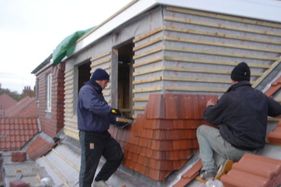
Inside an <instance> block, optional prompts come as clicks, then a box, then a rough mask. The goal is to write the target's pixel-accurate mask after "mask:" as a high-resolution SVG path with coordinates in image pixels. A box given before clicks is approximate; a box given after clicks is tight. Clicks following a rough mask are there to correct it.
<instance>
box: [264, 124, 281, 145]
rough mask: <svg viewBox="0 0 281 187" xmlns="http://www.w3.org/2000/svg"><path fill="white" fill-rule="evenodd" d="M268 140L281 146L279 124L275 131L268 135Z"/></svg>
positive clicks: (280, 128) (280, 126)
mask: <svg viewBox="0 0 281 187" xmlns="http://www.w3.org/2000/svg"><path fill="white" fill-rule="evenodd" d="M267 139H268V141H269V142H270V143H271V144H278V145H281V125H280V124H279V125H278V126H277V127H276V128H275V129H273V130H272V131H271V132H269V133H268V135H267Z"/></svg>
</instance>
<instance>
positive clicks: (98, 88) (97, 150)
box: [77, 69, 123, 187]
mask: <svg viewBox="0 0 281 187" xmlns="http://www.w3.org/2000/svg"><path fill="white" fill-rule="evenodd" d="M108 82H109V74H108V73H107V72H106V71H105V70H103V69H96V70H95V71H94V72H93V73H92V76H91V78H90V80H89V81H88V82H87V83H86V84H85V85H83V86H82V87H81V89H80V91H79V97H78V105H77V116H78V129H79V141H80V145H81V166H80V175H79V186H80V187H91V185H92V182H93V179H94V176H95V172H96V169H97V167H98V164H99V161H100V158H101V156H103V157H104V158H105V160H106V162H105V164H104V165H103V167H102V168H101V170H100V172H99V173H98V174H97V176H96V178H95V185H94V186H95V187H106V186H107V184H106V182H105V181H106V180H107V179H108V178H109V177H110V176H111V175H112V174H113V173H114V172H115V171H116V170H117V168H118V167H119V166H120V164H121V161H122V159H123V152H122V149H121V146H120V144H119V143H118V142H117V141H116V140H115V139H114V138H112V137H111V135H110V133H109V132H108V129H109V125H110V123H115V122H116V121H115V120H116V118H114V115H113V114H112V110H113V108H112V107H111V106H109V105H108V104H107V102H106V101H105V99H104V97H103V94H102V90H103V89H104V88H105V87H106V86H107V84H108ZM114 111H115V112H116V111H117V112H118V110H117V109H114Z"/></svg>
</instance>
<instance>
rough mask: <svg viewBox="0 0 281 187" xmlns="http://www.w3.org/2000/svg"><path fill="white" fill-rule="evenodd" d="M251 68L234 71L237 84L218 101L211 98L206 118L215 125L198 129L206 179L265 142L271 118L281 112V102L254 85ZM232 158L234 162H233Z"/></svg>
mask: <svg viewBox="0 0 281 187" xmlns="http://www.w3.org/2000/svg"><path fill="white" fill-rule="evenodd" d="M250 75H251V72H250V68H249V66H248V65H247V64H246V63H245V62H241V63H239V64H238V65H237V66H235V67H234V69H233V70H232V72H231V79H232V81H233V84H232V85H231V86H230V87H229V89H228V90H227V91H226V92H225V93H224V94H223V95H222V96H221V98H220V99H219V100H218V101H214V100H209V101H208V102H207V104H206V107H207V108H206V110H205V112H204V115H203V118H204V119H205V120H206V121H207V122H209V123H211V124H212V125H214V126H215V127H212V126H207V125H201V126H200V127H198V129H197V139H198V143H199V156H200V158H201V160H202V164H203V168H202V170H201V175H200V176H201V177H202V178H203V179H206V180H208V179H211V178H217V179H219V178H220V176H221V175H222V174H223V172H224V171H225V170H226V169H229V167H230V166H231V163H232V161H238V160H239V159H240V158H241V157H242V156H243V154H244V153H245V152H255V151H257V150H259V149H262V148H263V147H264V145H265V138H266V126H267V117H268V116H272V117H276V116H278V115H280V114H281V105H280V104H279V103H278V102H276V101H274V100H273V99H272V98H269V97H267V96H266V95H264V94H263V93H262V92H260V91H259V90H256V89H254V88H252V87H251V84H250V82H249V81H250ZM230 160H231V161H230Z"/></svg>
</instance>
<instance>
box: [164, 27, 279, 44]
mask: <svg viewBox="0 0 281 187" xmlns="http://www.w3.org/2000/svg"><path fill="white" fill-rule="evenodd" d="M164 30H167V31H171V32H178V33H183V34H196V35H202V36H211V37H216V38H226V39H234V40H240V41H250V42H257V43H264V44H271V45H278V46H280V45H281V42H280V41H275V40H274V38H272V39H268V38H267V39H263V38H260V37H254V36H243V35H235V34H230V33H227V34H226V33H219V32H215V31H213V32H212V31H202V30H195V29H184V28H178V27H173V26H166V27H164Z"/></svg>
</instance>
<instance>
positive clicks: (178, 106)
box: [110, 94, 216, 180]
mask: <svg viewBox="0 0 281 187" xmlns="http://www.w3.org/2000/svg"><path fill="white" fill-rule="evenodd" d="M210 97H216V96H205V95H190V94H188V95H187V94H152V95H150V97H149V101H148V104H147V106H146V109H145V111H144V114H140V115H138V116H137V117H136V119H135V121H134V124H133V125H132V126H131V128H130V129H129V130H127V131H126V130H118V131H117V133H116V131H115V130H113V129H111V130H110V132H111V134H112V135H113V136H115V137H117V140H119V141H120V140H121V139H122V141H123V142H124V152H125V160H124V165H125V166H126V167H129V168H131V169H133V170H135V171H137V172H140V173H142V174H143V175H145V176H148V177H150V178H152V179H155V180H164V179H165V177H167V176H168V175H169V174H170V173H172V172H173V171H175V170H177V169H179V168H180V167H181V166H182V165H183V164H184V163H186V161H187V160H188V159H189V158H190V157H191V156H192V154H193V151H194V150H195V149H197V148H198V143H197V140H196V128H197V127H198V126H199V125H200V124H202V123H203V119H202V113H203V111H204V109H205V105H206V102H207V100H208V99H209V98H210Z"/></svg>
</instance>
